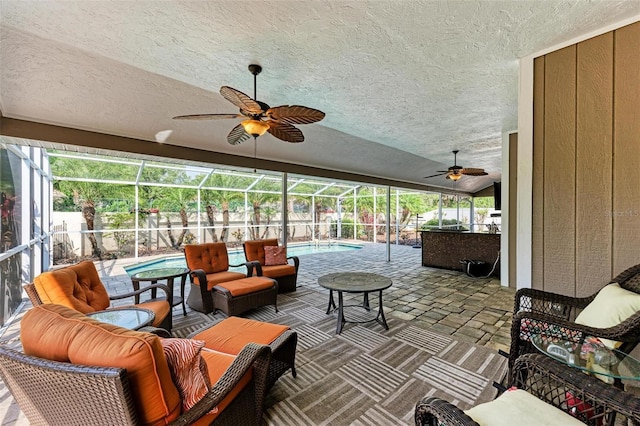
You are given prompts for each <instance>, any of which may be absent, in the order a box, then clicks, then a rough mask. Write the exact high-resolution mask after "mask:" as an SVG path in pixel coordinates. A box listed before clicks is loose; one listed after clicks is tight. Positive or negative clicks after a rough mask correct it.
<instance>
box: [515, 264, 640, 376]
mask: <svg viewBox="0 0 640 426" xmlns="http://www.w3.org/2000/svg"><path fill="white" fill-rule="evenodd" d="M532 334H545V335H547V336H549V337H558V338H560V339H563V340H571V341H575V342H578V343H580V342H582V341H584V340H585V338H587V337H590V336H591V337H597V338H599V339H600V340H601V341H602V342H603V343H604V344H605V345H606V346H608V347H615V348H617V349H618V350H620V351H622V352H624V353H630V352H631V350H633V348H635V347H636V345H637V344H638V342H639V341H640V265H636V266H633V267H631V268H628V269H627V270H625V271H623V272H622V273H620V274H619V275H618V276H616V277H615V278H614V279H613V280H611V282H610V283H609V284H607V285H605V286H604V287H603V288H602V289H600V291H598V292H597V293H595V294H593V295H591V296H589V297H570V296H564V295H561V294H556V293H550V292H545V291H541V290H534V289H529V288H527V289H520V290H518V291H517V293H516V297H515V307H514V316H513V322H512V325H511V349H510V351H509V366H510V367H512V366H513V364H514V362H515V360H516V359H518V357H520V355H522V354H525V353H535V352H537V350H536V349H535V347H534V346H533V344H532V343H531V335H532Z"/></svg>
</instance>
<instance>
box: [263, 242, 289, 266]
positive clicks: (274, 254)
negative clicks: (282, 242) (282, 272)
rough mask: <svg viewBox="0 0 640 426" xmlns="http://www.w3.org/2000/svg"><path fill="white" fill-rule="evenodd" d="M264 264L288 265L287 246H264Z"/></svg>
mask: <svg viewBox="0 0 640 426" xmlns="http://www.w3.org/2000/svg"><path fill="white" fill-rule="evenodd" d="M264 264H265V266H272V265H286V264H287V248H286V247H280V246H265V247H264Z"/></svg>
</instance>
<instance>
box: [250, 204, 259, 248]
mask: <svg viewBox="0 0 640 426" xmlns="http://www.w3.org/2000/svg"><path fill="white" fill-rule="evenodd" d="M252 223H253V225H254V226H252V227H251V236H252V239H253V240H257V239H259V238H260V204H254V205H253V221H252Z"/></svg>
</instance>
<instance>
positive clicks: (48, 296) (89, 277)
mask: <svg viewBox="0 0 640 426" xmlns="http://www.w3.org/2000/svg"><path fill="white" fill-rule="evenodd" d="M33 283H34V284H35V286H36V291H37V292H38V296H40V299H41V300H42V303H55V304H58V305H63V306H66V307H68V308H71V309H75V310H76V311H79V312H82V313H84V314H86V313H89V312H94V311H101V310H103V309H107V308H108V307H109V305H110V304H111V302H110V300H109V294H108V293H107V290H106V288H105V287H104V284H102V281H100V277H99V275H98V271H97V270H96V266H95V265H94V264H93V262H91V261H88V260H86V261H84V262H80V263H78V264H76V265H71V266H67V267H64V268H61V269H56V270H53V271H47V272H43V273H42V274H40V275H38V276H37V277H36V278H35V280H34V281H33Z"/></svg>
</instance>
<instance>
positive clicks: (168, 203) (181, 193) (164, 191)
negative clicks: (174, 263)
mask: <svg viewBox="0 0 640 426" xmlns="http://www.w3.org/2000/svg"><path fill="white" fill-rule="evenodd" d="M158 188H159V190H158V191H157V193H156V195H158V196H159V197H158V199H157V202H158V206H159V207H160V208H161V209H162V211H164V212H166V213H165V218H166V220H167V236H168V237H169V241H170V242H171V246H172V247H173V248H175V249H178V248H180V246H182V243H183V242H184V241H185V238H187V235H189V234H191V233H190V231H189V229H188V227H189V215H188V214H187V208H188V206H189V204H191V203H193V202H195V200H196V197H197V193H198V191H197V190H196V189H192V188H175V187H173V188H171V187H168V188H167V187H158ZM175 211H178V212H179V214H180V222H181V225H182V230H181V231H180V234H179V235H178V238H176V237H175V236H174V235H173V230H172V226H171V212H175ZM193 238H194V237H193V236H192V235H191V237H189V238H188V239H193Z"/></svg>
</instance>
